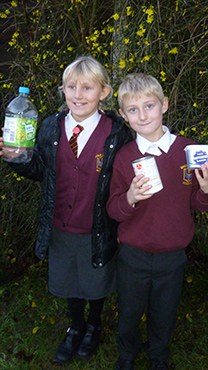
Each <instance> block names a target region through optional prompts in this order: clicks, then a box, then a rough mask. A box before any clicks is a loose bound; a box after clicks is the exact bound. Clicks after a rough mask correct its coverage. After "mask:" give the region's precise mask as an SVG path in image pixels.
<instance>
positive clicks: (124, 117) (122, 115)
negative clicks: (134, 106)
mask: <svg viewBox="0 0 208 370" xmlns="http://www.w3.org/2000/svg"><path fill="white" fill-rule="evenodd" d="M118 111H119V113H120V115H121V117H123V119H125V121H126V122H128V120H127V117H126V115H125V114H124V112H123V111H122V109H121V108H120V109H119V110H118Z"/></svg>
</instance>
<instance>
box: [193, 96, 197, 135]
mask: <svg viewBox="0 0 208 370" xmlns="http://www.w3.org/2000/svg"><path fill="white" fill-rule="evenodd" d="M193 107H197V103H194V104H193ZM192 130H193V129H192Z"/></svg>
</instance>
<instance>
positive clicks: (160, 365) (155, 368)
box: [150, 360, 168, 370]
mask: <svg viewBox="0 0 208 370" xmlns="http://www.w3.org/2000/svg"><path fill="white" fill-rule="evenodd" d="M150 365H151V370H168V365H167V362H161V361H157V360H153V361H151V362H150Z"/></svg>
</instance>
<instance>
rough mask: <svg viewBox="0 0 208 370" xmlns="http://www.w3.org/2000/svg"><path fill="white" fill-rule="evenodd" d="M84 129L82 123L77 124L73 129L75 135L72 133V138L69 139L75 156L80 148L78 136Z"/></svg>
mask: <svg viewBox="0 0 208 370" xmlns="http://www.w3.org/2000/svg"><path fill="white" fill-rule="evenodd" d="M82 130H84V127H82V126H80V125H77V126H76V127H75V128H74V129H73V135H72V137H71V139H70V140H69V144H70V145H71V148H72V151H73V153H74V156H75V158H77V149H78V146H77V137H78V135H79V134H80V132H82Z"/></svg>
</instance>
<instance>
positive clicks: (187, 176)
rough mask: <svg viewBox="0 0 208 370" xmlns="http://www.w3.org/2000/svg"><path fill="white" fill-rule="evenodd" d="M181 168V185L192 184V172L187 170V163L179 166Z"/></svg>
mask: <svg viewBox="0 0 208 370" xmlns="http://www.w3.org/2000/svg"><path fill="white" fill-rule="evenodd" d="M181 169H182V170H183V185H191V184H192V172H191V170H188V168H187V165H184V166H181Z"/></svg>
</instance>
